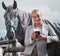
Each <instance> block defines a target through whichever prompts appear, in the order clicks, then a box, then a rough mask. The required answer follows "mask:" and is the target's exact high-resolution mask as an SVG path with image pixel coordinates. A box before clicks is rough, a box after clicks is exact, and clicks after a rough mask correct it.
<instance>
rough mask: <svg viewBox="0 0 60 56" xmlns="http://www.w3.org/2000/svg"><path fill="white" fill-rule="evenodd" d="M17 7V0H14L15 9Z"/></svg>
mask: <svg viewBox="0 0 60 56" xmlns="http://www.w3.org/2000/svg"><path fill="white" fill-rule="evenodd" d="M16 8H17V3H16V1H15V0H14V3H13V9H16Z"/></svg>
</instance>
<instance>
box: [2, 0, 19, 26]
mask: <svg viewBox="0 0 60 56" xmlns="http://www.w3.org/2000/svg"><path fill="white" fill-rule="evenodd" d="M2 7H3V8H4V9H5V14H4V18H5V25H7V24H8V23H11V24H12V25H14V26H15V27H16V26H17V24H18V22H17V21H18V19H17V18H16V16H17V14H16V12H17V3H16V1H15V0H14V3H13V6H12V5H9V6H8V7H7V6H6V5H5V4H4V2H2Z"/></svg>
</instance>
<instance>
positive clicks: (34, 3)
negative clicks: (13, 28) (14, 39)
mask: <svg viewBox="0 0 60 56" xmlns="http://www.w3.org/2000/svg"><path fill="white" fill-rule="evenodd" d="M2 1H4V2H5V4H6V6H8V5H13V1H14V0H0V36H2V37H5V35H6V27H5V20H4V17H3V15H4V12H5V10H4V9H3V8H2ZM15 1H16V2H17V7H18V8H19V9H20V10H23V11H26V12H29V13H31V11H32V10H33V9H39V10H40V11H41V13H42V14H43V18H45V19H48V20H50V21H53V22H60V6H59V5H60V0H15Z"/></svg>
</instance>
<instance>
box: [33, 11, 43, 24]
mask: <svg viewBox="0 0 60 56" xmlns="http://www.w3.org/2000/svg"><path fill="white" fill-rule="evenodd" d="M32 19H33V21H34V23H40V22H41V21H42V15H41V13H40V12H33V13H32Z"/></svg>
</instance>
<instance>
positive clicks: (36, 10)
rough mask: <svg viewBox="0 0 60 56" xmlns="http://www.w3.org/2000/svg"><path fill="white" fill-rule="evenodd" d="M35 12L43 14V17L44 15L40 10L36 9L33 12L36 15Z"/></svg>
mask: <svg viewBox="0 0 60 56" xmlns="http://www.w3.org/2000/svg"><path fill="white" fill-rule="evenodd" d="M35 12H39V13H40V14H41V16H42V13H41V11H40V10H39V9H34V10H32V13H35ZM32 13H31V14H32Z"/></svg>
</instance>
